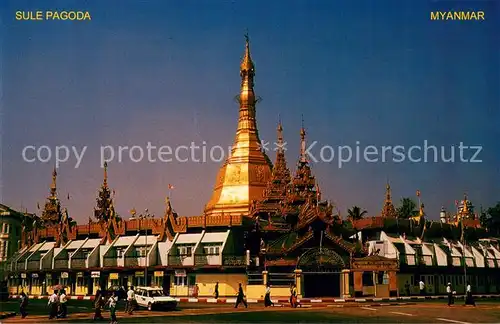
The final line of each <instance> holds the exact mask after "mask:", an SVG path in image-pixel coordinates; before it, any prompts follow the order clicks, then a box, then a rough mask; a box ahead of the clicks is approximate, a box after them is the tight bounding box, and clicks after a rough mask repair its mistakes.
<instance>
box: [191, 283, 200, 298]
mask: <svg viewBox="0 0 500 324" xmlns="http://www.w3.org/2000/svg"><path fill="white" fill-rule="evenodd" d="M199 290H200V288H199V287H198V284H195V285H194V287H193V297H194V298H198V292H199Z"/></svg>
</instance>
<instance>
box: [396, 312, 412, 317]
mask: <svg viewBox="0 0 500 324" xmlns="http://www.w3.org/2000/svg"><path fill="white" fill-rule="evenodd" d="M391 313H392V314H396V315H405V316H413V314H408V313H400V312H391Z"/></svg>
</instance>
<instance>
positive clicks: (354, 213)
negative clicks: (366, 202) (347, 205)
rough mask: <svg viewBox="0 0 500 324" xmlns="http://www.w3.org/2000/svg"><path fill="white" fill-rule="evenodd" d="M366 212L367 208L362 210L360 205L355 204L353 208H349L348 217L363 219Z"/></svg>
mask: <svg viewBox="0 0 500 324" xmlns="http://www.w3.org/2000/svg"><path fill="white" fill-rule="evenodd" d="M366 213H367V211H366V210H363V211H362V210H361V208H360V207H358V206H353V207H352V208H351V209H348V210H347V218H348V219H350V220H358V219H362V218H363V216H364V215H365V214H366Z"/></svg>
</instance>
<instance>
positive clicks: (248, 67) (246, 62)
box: [240, 32, 255, 73]
mask: <svg viewBox="0 0 500 324" xmlns="http://www.w3.org/2000/svg"><path fill="white" fill-rule="evenodd" d="M240 71H241V72H243V71H252V73H254V72H255V67H254V65H253V62H252V58H251V57H250V40H249V38H248V32H247V33H246V34H245V54H244V55H243V60H242V61H241V65H240Z"/></svg>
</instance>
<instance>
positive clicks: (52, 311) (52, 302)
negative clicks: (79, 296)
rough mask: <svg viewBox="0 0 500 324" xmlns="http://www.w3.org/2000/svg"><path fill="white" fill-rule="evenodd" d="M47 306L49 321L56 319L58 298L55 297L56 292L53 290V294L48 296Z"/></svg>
mask: <svg viewBox="0 0 500 324" xmlns="http://www.w3.org/2000/svg"><path fill="white" fill-rule="evenodd" d="M47 305H48V306H49V319H53V318H55V317H57V310H58V309H57V307H58V305H59V296H57V290H54V293H53V294H52V295H50V297H49V302H48V304H47Z"/></svg>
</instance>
